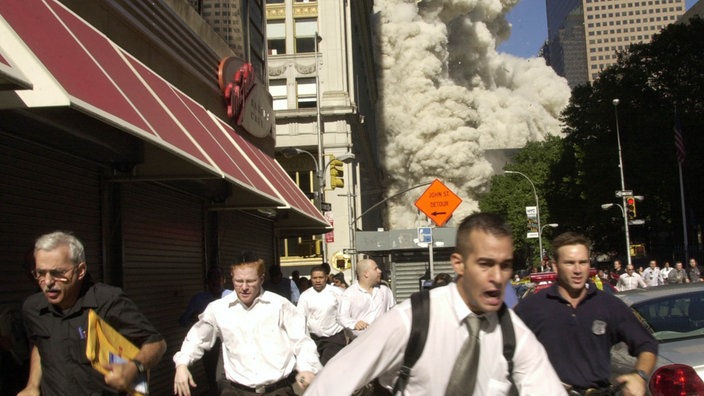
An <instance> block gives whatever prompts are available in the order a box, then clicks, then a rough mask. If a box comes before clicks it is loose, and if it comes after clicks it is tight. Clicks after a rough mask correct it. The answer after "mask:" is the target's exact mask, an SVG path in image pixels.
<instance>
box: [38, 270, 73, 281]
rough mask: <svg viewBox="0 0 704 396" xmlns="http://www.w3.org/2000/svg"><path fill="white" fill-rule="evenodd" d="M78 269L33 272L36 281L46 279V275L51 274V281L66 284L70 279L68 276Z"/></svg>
mask: <svg viewBox="0 0 704 396" xmlns="http://www.w3.org/2000/svg"><path fill="white" fill-rule="evenodd" d="M77 268H78V267H71V268H66V269H51V270H43V269H40V270H37V269H35V270H32V276H33V277H34V279H36V280H38V281H41V280H43V279H45V278H46V275H47V274H49V275H51V279H53V280H55V281H59V282H66V281H68V277H67V276H66V274H68V273H69V271H71V272H75V271H76V269H77Z"/></svg>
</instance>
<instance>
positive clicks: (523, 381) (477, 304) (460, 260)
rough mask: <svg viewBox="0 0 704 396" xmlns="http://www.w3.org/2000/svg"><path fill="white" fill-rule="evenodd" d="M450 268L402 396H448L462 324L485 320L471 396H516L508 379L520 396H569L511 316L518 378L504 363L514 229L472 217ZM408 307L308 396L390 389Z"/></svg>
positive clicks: (345, 355) (354, 348)
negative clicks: (375, 381) (368, 387)
mask: <svg viewBox="0 0 704 396" xmlns="http://www.w3.org/2000/svg"><path fill="white" fill-rule="evenodd" d="M450 261H451V263H452V266H453V269H454V271H455V273H456V274H457V281H456V282H455V283H450V284H449V285H447V286H444V287H438V288H434V289H432V290H430V320H429V325H428V326H429V327H428V334H427V339H426V343H425V348H424V352H423V353H422V354H421V356H420V358H419V359H418V361H417V362H416V364H415V365H414V366H413V368H412V370H411V373H410V378H409V381H408V384H407V386H406V388H405V393H404V395H405V396H435V395H444V394H445V392H446V389H447V386H448V383H449V382H450V380H451V378H450V377H451V373H452V371H453V366H454V364H455V360H456V359H457V357H458V355H459V352H460V350H461V348H462V345H463V344H464V342H465V340H467V338H468V337H469V332H468V330H467V326H465V324H464V323H463V322H464V320H465V318H466V317H468V316H470V315H476V316H480V317H482V318H484V320H482V322H484V323H483V324H482V325H481V329H480V332H479V343H480V352H479V364H478V366H477V376H476V378H477V380H476V384H475V387H474V389H467V390H466V394H467V395H475V396H489V395H491V396H494V395H507V394H511V393H510V392H511V389H512V385H511V379H512V380H513V382H514V383H515V386H516V389H517V391H518V394H520V395H551V396H552V395H565V394H566V392H565V390H564V388H563V386H562V384H561V383H560V380H559V378H558V377H557V374H556V373H555V370H554V369H553V368H552V366H551V365H550V361H549V359H548V357H547V354H546V353H545V349H544V348H543V346H542V345H541V344H540V342H538V340H537V339H536V338H535V336H534V335H533V333H532V332H531V331H530V330H529V329H528V328H527V327H526V326H525V324H523V322H522V321H521V320H520V319H519V318H518V317H517V316H516V315H515V314H514V313H513V311H511V310H509V311H508V312H509V314H510V316H511V321H512V323H513V328H514V332H515V341H516V345H515V347H516V348H515V353H514V356H513V359H512V361H513V364H514V368H513V375H512V376H511V378H509V371H508V362H507V361H506V359H505V358H504V355H503V335H502V332H501V326H500V324H499V319H498V315H497V311H498V310H499V309H500V307H501V305H502V303H503V293H504V290H505V289H506V285H507V283H508V281H509V280H510V279H511V273H512V271H513V240H512V237H511V229H510V228H509V227H508V225H507V224H506V223H505V222H504V220H503V219H502V218H501V217H499V216H496V215H492V214H487V213H480V214H474V215H471V216H469V217H467V218H466V219H465V220H463V221H462V223H461V224H460V226H459V228H458V229H457V242H456V245H455V252H454V253H453V254H452V255H451V257H450ZM411 316H412V315H411V304H410V299H408V300H406V301H404V302H402V303H401V304H399V305H397V306H396V307H394V308H393V309H392V310H391V311H389V313H387V314H386V315H384V316H382V317H381V318H379V319H378V320H377V321H375V322H374V324H373V325H372V326H371V327H370V328H369V329H368V330H367V331H366V332H365V333H364V334H362V335H361V336H360V337H359V338H357V339H356V340H355V341H354V342H352V343H350V345H348V346H347V347H345V349H343V350H342V351H340V353H338V354H337V355H336V356H335V357H334V358H332V359H331V360H330V361H329V362H328V364H327V365H326V366H325V368H324V369H323V370H322V371H321V372H320V373H319V374H318V375H317V376H316V378H315V380H314V381H313V383H312V384H311V385H310V387H309V388H308V390H307V392H306V396H322V395H332V394H335V395H349V394H351V393H352V392H353V391H354V390H355V389H357V388H359V387H360V386H362V385H363V384H365V383H367V382H368V381H370V380H371V379H372V378H377V377H378V378H379V382H380V383H381V384H382V385H384V386H385V387H386V388H388V389H391V387H392V386H393V384H394V382H395V378H396V377H397V375H398V372H399V368H400V367H401V364H402V362H403V357H404V351H405V348H406V344H407V343H408V340H409V335H410V330H411Z"/></svg>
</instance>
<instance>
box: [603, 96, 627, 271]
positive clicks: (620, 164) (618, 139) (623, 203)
mask: <svg viewBox="0 0 704 396" xmlns="http://www.w3.org/2000/svg"><path fill="white" fill-rule="evenodd" d="M620 102H621V101H620V100H618V99H614V100H612V101H611V103H612V104H613V105H614V116H615V117H616V143H617V144H618V169H619V173H620V176H621V191H625V190H626V179H625V178H624V177H623V155H622V153H621V131H620V130H619V127H618V104H619V103H620ZM603 207H604V205H602V208H603ZM619 207H620V208H621V212H622V213H623V228H624V229H625V230H626V231H625V233H626V259H627V262H628V264H631V250H630V246H631V241H630V239H629V238H630V237H629V235H628V216H627V215H626V210H625V209H624V208H625V207H626V195H624V194H621V205H619ZM607 209H608V208H607Z"/></svg>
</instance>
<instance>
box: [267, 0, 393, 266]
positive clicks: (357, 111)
mask: <svg viewBox="0 0 704 396" xmlns="http://www.w3.org/2000/svg"><path fill="white" fill-rule="evenodd" d="M266 3H267V4H266V19H267V34H266V36H267V43H268V59H267V62H268V80H269V92H270V93H271V95H272V97H273V107H274V111H275V114H276V147H277V151H279V152H280V153H287V151H288V152H289V153H290V152H291V149H298V155H294V156H291V155H285V156H284V155H279V156H278V158H279V161H280V162H281V163H282V165H283V166H284V167H285V168H286V169H287V170H288V171H289V174H290V175H291V177H292V178H293V179H294V180H295V181H296V183H297V184H298V185H299V186H300V187H301V189H302V190H303V191H305V192H306V193H308V195H309V196H310V197H311V198H312V199H314V200H315V202H316V203H320V202H324V203H325V204H329V206H328V207H327V208H325V209H326V210H325V214H326V216H327V218H328V220H329V221H330V222H331V224H332V225H333V227H334V228H333V230H332V231H330V232H328V233H326V234H325V235H317V236H313V237H308V236H297V235H294V236H292V237H291V238H288V239H286V240H283V241H282V245H281V246H280V251H281V252H282V257H281V262H282V264H284V265H289V266H292V267H294V266H300V265H311V264H317V263H320V261H321V259H322V260H323V261H326V262H329V263H330V264H331V265H332V266H333V268H334V270H337V269H340V270H343V269H346V270H348V271H349V270H351V267H352V266H353V265H354V261H355V260H356V256H355V254H354V250H355V239H354V238H355V232H356V230H357V229H362V227H365V228H367V229H376V228H378V227H382V226H383V221H382V216H381V214H380V211H374V210H371V211H370V212H369V213H364V212H365V210H366V209H367V208H370V207H372V206H373V205H374V204H375V203H377V202H379V201H381V200H382V199H383V192H382V187H383V186H382V182H381V181H382V176H383V175H382V173H381V170H380V168H379V165H378V164H379V161H378V138H377V131H376V121H375V120H376V117H375V107H376V97H377V86H376V75H375V72H374V58H373V50H372V49H373V41H372V33H371V27H370V17H371V15H372V5H373V2H372V1H370V0H364V1H362V0H359V1H348V2H337V1H301V0H296V1H294V0H268V1H267V2H266ZM294 151H295V150H294ZM349 154H354V161H351V162H350V163H338V162H333V161H335V160H336V159H337V158H347V159H349V157H350V155H349ZM346 162H347V161H346ZM333 168H337V169H336V170H335V171H339V170H342V172H343V176H342V180H343V181H344V183H343V185H340V184H339V174H338V176H337V177H334V178H333V179H334V180H332V179H331V171H333ZM317 171H318V172H317ZM323 205H324V204H323ZM362 214H364V216H362Z"/></svg>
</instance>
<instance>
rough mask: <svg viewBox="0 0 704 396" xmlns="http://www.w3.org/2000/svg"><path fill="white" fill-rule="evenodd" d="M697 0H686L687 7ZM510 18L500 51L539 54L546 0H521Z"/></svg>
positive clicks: (524, 55)
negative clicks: (508, 28) (505, 37)
mask: <svg viewBox="0 0 704 396" xmlns="http://www.w3.org/2000/svg"><path fill="white" fill-rule="evenodd" d="M696 2H697V0H686V2H685V4H686V8H687V9H689V8H690V7H692V5H693V4H694V3H696ZM508 20H509V22H511V24H512V28H511V37H510V38H509V39H508V40H507V41H505V42H504V43H502V44H501V45H499V51H500V52H506V53H509V54H512V55H516V56H519V57H521V58H530V57H534V56H537V55H538V52H539V51H540V47H541V46H542V45H543V42H544V41H545V40H546V39H547V36H548V25H547V21H546V16H545V0H521V1H520V2H519V3H518V4H517V5H516V7H514V8H513V10H511V12H510V13H509V14H508Z"/></svg>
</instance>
